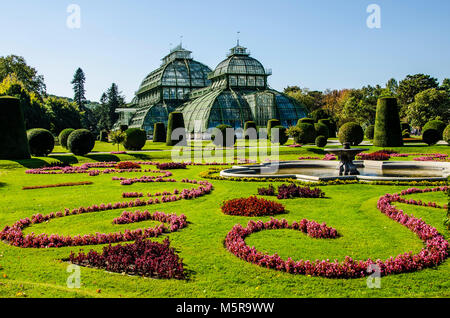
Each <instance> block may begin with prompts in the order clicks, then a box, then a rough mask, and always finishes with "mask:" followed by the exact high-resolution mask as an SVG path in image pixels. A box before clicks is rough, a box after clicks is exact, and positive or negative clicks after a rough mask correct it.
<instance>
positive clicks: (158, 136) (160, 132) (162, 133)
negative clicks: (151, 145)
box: [153, 123, 167, 142]
mask: <svg viewBox="0 0 450 318" xmlns="http://www.w3.org/2000/svg"><path fill="white" fill-rule="evenodd" d="M166 136H167V131H166V126H165V125H164V123H155V125H154V126H153V142H166Z"/></svg>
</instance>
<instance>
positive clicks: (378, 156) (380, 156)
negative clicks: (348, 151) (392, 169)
mask: <svg viewBox="0 0 450 318" xmlns="http://www.w3.org/2000/svg"><path fill="white" fill-rule="evenodd" d="M390 158H391V155H390V153H387V152H386V150H381V151H376V152H372V153H360V154H359V155H358V156H357V157H356V159H358V160H376V161H388V160H389V159H390Z"/></svg>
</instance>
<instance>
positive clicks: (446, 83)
mask: <svg viewBox="0 0 450 318" xmlns="http://www.w3.org/2000/svg"><path fill="white" fill-rule="evenodd" d="M440 89H441V90H443V91H446V92H447V94H449V96H450V78H444V80H443V81H442V85H441V87H440Z"/></svg>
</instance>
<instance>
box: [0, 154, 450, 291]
mask: <svg viewBox="0 0 450 318" xmlns="http://www.w3.org/2000/svg"><path fill="white" fill-rule="evenodd" d="M448 148H449V147H446V146H434V147H408V146H406V147H402V148H401V150H400V151H401V152H441V153H449V150H448ZM281 149H282V150H281V151H280V152H282V156H281V159H283V160H287V159H296V158H297V157H299V156H304V155H308V156H313V155H319V156H322V155H323V151H322V150H320V149H318V148H315V147H313V146H306V147H302V148H286V147H285V148H281ZM412 149H414V150H412ZM96 156H98V157H96ZM105 156H106V157H105ZM111 156H112V157H111ZM169 158H170V151H161V152H154V153H146V154H139V156H138V157H136V156H132V155H88V156H86V157H75V156H72V155H65V156H58V157H53V158H52V157H50V158H34V159H31V160H29V161H26V162H14V161H0V197H1V200H0V227H1V228H3V227H4V226H5V225H11V224H13V223H14V222H16V221H17V220H18V219H20V218H25V217H31V216H32V215H33V214H36V213H42V214H47V213H50V212H54V211H59V210H61V209H64V208H66V207H67V208H77V207H79V206H88V205H92V204H101V203H109V202H118V201H131V199H123V198H122V197H121V194H122V192H129V191H133V192H134V191H137V192H144V193H147V192H151V193H154V192H157V191H164V190H167V191H172V190H173V189H175V188H178V189H183V188H190V187H191V186H190V185H186V184H184V183H181V182H177V183H148V184H141V183H136V184H133V185H132V186H121V185H120V183H119V182H118V181H112V180H111V177H112V176H113V175H102V174H101V175H99V176H96V177H90V176H88V175H87V174H73V175H27V174H25V173H24V172H25V170H26V169H25V167H29V166H39V164H41V165H42V163H43V162H50V161H55V160H62V161H66V162H74V163H83V162H87V161H103V160H108V159H111V160H130V159H133V160H137V159H139V160H140V159H145V160H158V161H168V160H170V159H169ZM145 168H149V167H145ZM151 168H154V167H151ZM206 169H208V167H206V166H195V167H193V166H189V167H188V169H186V170H173V173H174V178H175V179H176V180H179V181H181V179H183V178H190V179H200V177H199V173H200V172H201V171H204V170H206ZM141 175H143V173H127V174H121V175H120V176H141ZM80 181H92V182H94V183H93V184H92V185H85V186H79V187H69V188H52V189H37V190H28V191H24V190H22V187H23V186H35V185H45V184H58V183H64V182H80ZM211 182H212V183H213V185H214V187H215V189H214V190H213V192H212V193H211V194H209V195H206V196H204V197H201V198H198V199H195V200H182V201H178V202H173V203H166V204H162V205H157V206H147V207H141V208H130V209H127V210H128V211H135V210H145V209H148V210H150V211H151V212H153V211H163V212H166V213H177V214H182V213H184V214H185V215H186V216H187V220H188V222H189V225H188V227H187V228H185V229H182V230H180V231H178V232H174V233H170V234H168V235H163V236H162V237H159V238H158V239H156V240H158V241H161V240H162V239H164V238H165V237H169V238H170V240H171V241H172V245H173V246H174V247H175V248H176V250H177V252H178V253H179V254H180V256H181V257H182V258H183V259H184V263H185V264H186V268H187V269H188V270H189V275H190V279H189V280H188V281H180V280H154V279H146V278H141V277H130V276H123V275H120V274H110V273H106V272H104V271H102V270H96V269H90V268H81V288H80V289H69V288H67V285H66V280H67V278H68V276H69V275H70V273H67V271H66V269H67V265H68V264H67V263H65V262H64V261H62V260H64V259H66V258H67V257H68V256H69V254H70V252H71V251H74V252H78V251H79V250H84V251H85V252H86V251H88V250H90V249H95V250H98V251H100V250H101V249H102V246H84V247H66V248H58V249H54V248H50V249H21V248H16V247H12V246H9V245H7V244H5V243H3V242H1V243H0V266H1V267H0V268H1V269H0V297H16V295H17V293H18V292H23V293H25V295H26V296H27V297H449V296H450V283H449V281H448V277H449V275H450V262H449V261H448V260H447V261H446V262H444V263H443V264H441V265H440V266H438V267H436V268H433V269H426V270H423V271H419V272H415V273H405V274H401V275H393V276H388V277H383V278H382V288H381V289H369V288H367V285H366V279H352V280H344V279H325V278H317V277H306V276H301V275H298V276H297V275H291V274H286V273H283V272H279V271H275V270H269V269H265V268H261V267H258V266H256V265H252V264H250V263H247V262H245V261H243V260H240V259H238V258H237V257H236V256H234V255H232V254H231V253H230V252H228V250H226V248H225V247H224V239H225V236H226V235H227V233H228V232H229V231H230V230H231V228H232V227H233V226H234V225H235V224H237V223H240V224H242V225H246V224H247V222H248V221H249V220H251V219H252V220H263V221H267V220H269V219H270V218H269V217H255V218H247V217H236V216H227V215H224V214H222V212H221V210H220V205H221V203H222V202H223V201H224V200H228V199H233V198H238V197H248V196H250V195H255V194H256V193H257V189H258V188H259V187H262V186H267V183H255V182H252V183H247V182H232V181H216V180H214V181H211ZM407 188H408V187H407V186H374V185H364V184H355V185H340V186H325V187H322V189H323V191H324V192H325V193H326V197H327V198H325V199H292V200H277V199H275V198H270V199H271V200H275V201H277V202H281V203H282V204H284V205H285V206H286V208H287V210H288V212H287V213H286V214H283V215H279V216H277V218H280V219H281V218H286V219H287V220H288V221H289V222H292V221H299V220H301V219H303V218H307V219H310V220H315V221H317V222H326V223H327V225H329V226H332V227H334V228H336V229H337V231H338V232H339V233H340V234H341V237H340V238H338V239H335V240H323V239H322V240H319V239H312V238H309V237H307V236H306V235H304V234H302V233H300V232H298V231H289V230H277V231H274V230H272V231H262V232H259V233H255V234H253V235H251V236H249V237H248V238H247V243H248V245H250V246H252V245H254V246H255V247H256V248H257V249H258V250H260V251H264V252H270V253H275V252H276V253H278V254H279V255H280V256H282V257H285V258H287V257H292V258H294V259H297V260H299V259H305V260H306V259H310V260H315V259H327V258H329V259H332V260H333V259H335V258H336V259H338V260H343V258H344V257H345V256H347V255H348V256H351V257H353V258H355V259H366V258H369V257H370V258H372V259H376V258H381V259H383V260H384V259H386V258H388V257H390V256H396V255H398V254H400V253H404V252H408V251H413V252H419V251H420V250H421V248H422V247H423V242H422V241H421V240H419V238H418V237H417V236H416V235H414V234H413V233H412V232H411V231H409V230H408V229H406V228H405V227H403V226H401V225H399V224H398V223H396V222H394V221H392V220H390V219H389V218H388V217H386V216H385V215H383V214H382V213H381V212H380V211H379V210H378V209H377V208H376V203H377V200H378V198H379V197H380V196H382V195H384V194H385V193H397V192H400V191H401V190H403V189H407ZM408 198H413V199H421V200H424V201H434V202H438V203H439V204H444V203H446V202H447V201H448V199H447V198H446V195H445V194H444V193H426V194H415V195H411V196H409V197H408ZM398 206H399V207H400V208H402V209H403V210H404V211H406V212H407V213H413V214H414V215H415V216H418V217H423V219H424V220H425V221H426V222H427V223H428V224H430V225H432V226H434V227H436V228H437V229H438V230H439V231H440V232H441V233H442V234H443V235H444V236H445V237H446V238H448V235H449V233H448V231H447V230H446V229H445V228H444V226H443V218H444V216H445V214H446V211H444V210H443V209H434V208H425V207H417V206H411V205H405V204H398ZM123 210H124V209H120V210H114V211H105V212H97V213H88V214H84V215H79V216H68V217H64V218H60V219H56V220H52V221H50V222H48V223H42V224H39V225H35V226H31V227H29V228H27V229H26V230H25V233H30V232H35V233H49V234H50V233H58V234H71V235H76V234H88V233H95V232H106V233H108V232H116V231H124V230H125V229H136V228H142V227H146V226H152V225H155V224H157V222H153V221H146V222H140V223H134V224H130V225H113V224H112V220H113V218H115V217H117V216H118V215H120V214H121V213H122V212H123ZM3 275H6V278H4V277H3ZM99 289H100V290H101V293H98V292H97V290H99Z"/></svg>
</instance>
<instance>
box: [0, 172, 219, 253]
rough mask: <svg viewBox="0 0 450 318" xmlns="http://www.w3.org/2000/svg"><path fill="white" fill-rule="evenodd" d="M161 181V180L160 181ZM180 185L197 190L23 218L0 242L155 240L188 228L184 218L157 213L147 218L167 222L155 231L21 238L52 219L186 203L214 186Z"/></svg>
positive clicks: (40, 245)
mask: <svg viewBox="0 0 450 318" xmlns="http://www.w3.org/2000/svg"><path fill="white" fill-rule="evenodd" d="M160 182H164V180H162V181H160ZM181 182H183V183H190V184H198V185H200V186H199V187H198V188H191V189H183V190H182V191H181V192H179V194H178V195H163V196H162V197H161V198H158V197H156V198H151V199H148V200H141V199H139V198H138V199H135V200H133V201H129V202H116V203H108V204H105V203H102V204H100V205H91V206H88V207H79V208H75V209H72V210H70V209H67V208H66V209H64V210H63V211H58V212H52V213H50V214H47V215H42V214H36V215H33V216H32V218H31V219H30V218H25V219H21V220H19V221H17V222H16V223H15V224H13V225H12V226H6V227H5V228H4V229H3V230H2V231H1V232H0V240H5V241H7V242H9V243H10V244H11V245H13V246H18V247H23V248H48V247H64V246H83V245H98V244H108V243H117V242H126V241H134V240H136V239H138V238H141V239H144V238H149V237H157V236H159V235H161V234H163V233H165V232H173V231H177V230H179V229H181V228H183V227H185V226H186V225H187V223H186V217H185V216H184V215H181V216H176V215H174V214H169V215H165V214H164V213H162V212H157V213H155V214H153V215H150V216H149V215H147V214H146V217H150V218H152V219H153V220H155V221H161V222H164V223H168V225H169V227H166V226H165V225H164V224H161V225H159V226H157V227H154V228H146V229H137V230H133V231H130V230H125V231H124V233H122V232H117V233H109V234H104V233H96V234H88V235H84V236H80V235H77V236H74V237H72V236H62V235H57V234H53V235H50V236H49V235H47V234H39V235H36V234H34V233H31V234H28V235H24V234H23V230H24V229H25V228H27V227H29V226H31V225H33V224H39V223H43V222H48V221H50V220H52V219H55V218H61V217H65V216H70V215H79V214H83V213H92V212H100V211H108V210H116V209H121V208H131V207H141V206H147V205H153V204H161V203H166V202H175V201H179V200H189V199H194V198H198V197H201V196H204V195H206V194H209V193H210V192H211V191H212V189H213V186H212V184H211V183H209V182H207V181H196V180H189V179H183V180H182V181H181Z"/></svg>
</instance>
